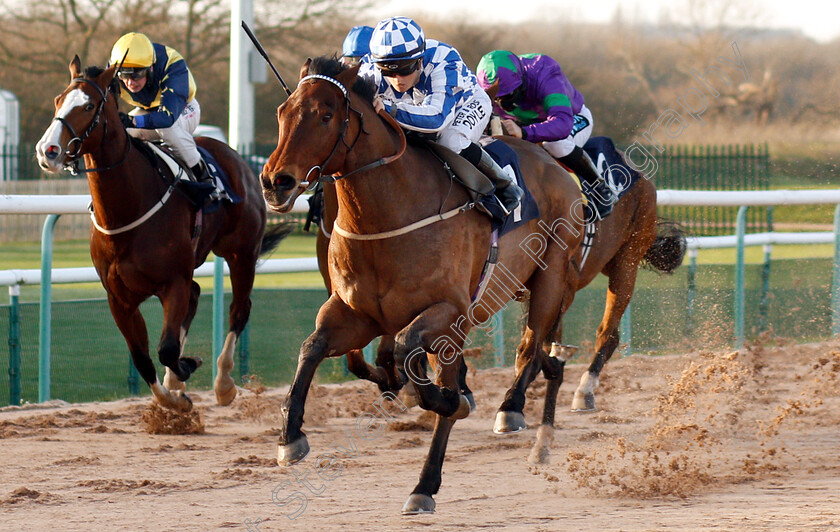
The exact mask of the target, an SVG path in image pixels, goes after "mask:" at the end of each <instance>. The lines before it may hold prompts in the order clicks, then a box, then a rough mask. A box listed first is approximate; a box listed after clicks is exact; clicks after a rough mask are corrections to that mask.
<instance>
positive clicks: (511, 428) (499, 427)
mask: <svg viewBox="0 0 840 532" xmlns="http://www.w3.org/2000/svg"><path fill="white" fill-rule="evenodd" d="M527 426H528V425H527V424H526V423H525V415H524V414H523V413H521V412H505V411H502V410H500V411H499V412H496V424H495V425H494V426H493V432H495V433H496V434H513V433H516V432H520V431H523V430H525V428H526V427H527Z"/></svg>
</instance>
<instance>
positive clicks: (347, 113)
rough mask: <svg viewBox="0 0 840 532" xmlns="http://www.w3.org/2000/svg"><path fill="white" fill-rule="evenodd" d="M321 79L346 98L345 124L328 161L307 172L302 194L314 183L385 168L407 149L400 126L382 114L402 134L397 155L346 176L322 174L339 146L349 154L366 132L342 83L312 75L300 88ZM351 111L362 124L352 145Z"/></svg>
mask: <svg viewBox="0 0 840 532" xmlns="http://www.w3.org/2000/svg"><path fill="white" fill-rule="evenodd" d="M319 79H320V80H323V81H327V82H329V83H331V84H333V85H334V86H335V87H337V88H338V90H340V91H341V94H342V95H343V96H344V103H345V112H344V124H342V127H341V135H339V137H338V139H337V140H336V141H335V145H334V146H333V149H332V151H330V154H329V155H328V156H327V159H326V160H325V161H324V162H323V163H321V164H319V165H315V166H313V167H312V168H310V169H309V171H308V172H306V177H305V178H304V180H303V181H301V182H300V185H299V187H301V188H302V190H301V192H303V190H306V189H308V188H309V186H310V184H311V183H312V182H317V181H325V182H327V183H335V182H336V181H338V180H339V179H344V178H347V177H350V176H351V175H353V174H357V173H360V172H365V171H367V170H372V169H374V168H377V167H379V166H383V165H386V164H389V163H392V162H394V161H396V160H397V159H399V158H400V157H402V154H403V153H405V148H406V140H405V134H404V133H403V131H402V128H401V127H400V125H399V124H398V123H397V121H396V120H394V118H393V117H392V116H391V115H389V114H388V113H380V116H382V117H383V118H385V121H386V122H387V123H388V124H389V125H390V126H391V127H393V128H394V129H395V130H396V131H397V132H398V133H399V134H400V138H401V146H400V149H399V150H398V151H397V153H395V154H394V155H390V156H387V157H382V158H381V159H378V160H376V161H373V162H372V163H368V164H366V165H364V166H362V167H360V168H356V169H355V170H352V171H350V172H348V173H346V174H343V175H339V176H336V175H324V174H323V173H322V171H323V169H324V168H326V167H327V165H328V164H329V162H330V160H331V159H332V158H333V156H334V155H335V153H336V151H338V146H339V145H340V144H344V147H345V148H347V151H348V152H349V151H350V150H352V149H353V147H354V146H355V145H356V142H357V141H358V140H359V137H361V135H362V132H363V131H364V114H362V112H361V111H359V110H358V109H355V108H353V106H351V105H350V94H349V93H348V92H347V88H346V87H345V86H344V85H343V84H342V83H341V82H340V81H338V80H337V79H335V78H331V77H329V76H324V75H322V74H310V75H308V76H304V77H303V78H302V79H301V80H300V82H299V83H298V86H300V85H301V84H302V83H304V82H306V81H309V80H319ZM350 111H353V112H354V113H356V114H358V115H359V122H360V124H359V134H358V135H356V138H355V139H353V142H352V143H351V144H347V141H346V135H347V129H348V128H349V127H350ZM315 171H317V172H318V175H317V176H316V177H315V179H314V180H313V181H310V176H311V175H312V172H315Z"/></svg>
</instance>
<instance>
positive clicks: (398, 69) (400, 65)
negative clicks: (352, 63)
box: [374, 57, 423, 78]
mask: <svg viewBox="0 0 840 532" xmlns="http://www.w3.org/2000/svg"><path fill="white" fill-rule="evenodd" d="M422 62H423V58H422V57H418V58H417V59H403V60H402V61H391V62H383V63H374V64H375V65H376V67H377V68H378V69H379V72H380V73H381V74H382V75H383V76H385V77H386V78H392V77H394V76H408V75H409V74H411V73H413V72H414V71H415V70H417V69H418V68H419V67H420V64H421V63H422Z"/></svg>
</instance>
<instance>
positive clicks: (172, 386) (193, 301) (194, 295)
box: [163, 281, 201, 393]
mask: <svg viewBox="0 0 840 532" xmlns="http://www.w3.org/2000/svg"><path fill="white" fill-rule="evenodd" d="M199 296H201V287H200V286H198V283H196V282H195V281H193V282H192V286H191V289H190V306H189V309H188V310H187V318H186V320H185V321H184V324H183V325H182V326H181V354H180V356H179V358H180V357H182V356H184V352H185V351H186V348H187V337H188V336H187V335H188V334H189V330H190V325H191V324H192V321H193V318H195V313H196V311H197V310H198V298H199ZM163 387H164V388H166V389H167V390H180V391H181V392H182V393H183V392H185V391H186V390H187V386H186V385H185V384H184V383H183V382H181V381H179V380H178V378H177V377H176V376H175V374H174V373H172V370H171V369H169V368H168V367H167V368H166V374H165V375H164V376H163Z"/></svg>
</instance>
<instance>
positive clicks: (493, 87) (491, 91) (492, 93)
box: [484, 80, 499, 100]
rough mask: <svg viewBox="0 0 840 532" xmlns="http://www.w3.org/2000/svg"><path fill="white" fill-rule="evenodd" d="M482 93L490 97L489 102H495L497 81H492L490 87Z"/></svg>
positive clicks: (497, 87)
mask: <svg viewBox="0 0 840 532" xmlns="http://www.w3.org/2000/svg"><path fill="white" fill-rule="evenodd" d="M484 92H486V93H487V96H489V97H490V100H495V99H496V95H497V94H499V80H496V81H494V82H493V84H492V85H490V86H489V87H487V88H486V89H484Z"/></svg>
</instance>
